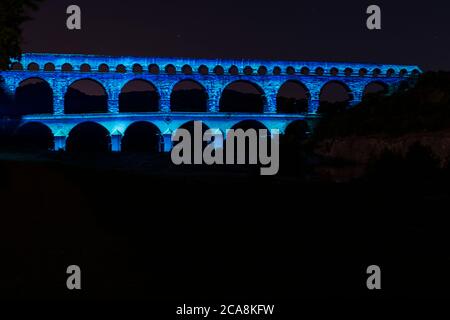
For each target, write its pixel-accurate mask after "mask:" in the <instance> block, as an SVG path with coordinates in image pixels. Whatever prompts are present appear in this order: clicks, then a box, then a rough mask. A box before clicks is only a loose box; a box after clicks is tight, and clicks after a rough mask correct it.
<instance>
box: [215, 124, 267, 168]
mask: <svg viewBox="0 0 450 320" xmlns="http://www.w3.org/2000/svg"><path fill="white" fill-rule="evenodd" d="M230 129H233V130H238V129H242V130H244V131H245V132H246V133H247V134H248V135H249V136H250V137H248V138H246V139H245V157H243V159H245V163H238V143H237V139H236V137H234V139H233V140H234V142H233V146H234V151H233V153H234V163H235V164H241V165H242V164H246V165H248V164H250V160H251V158H252V157H255V156H256V159H257V158H258V156H257V155H258V154H259V149H260V136H259V130H261V129H265V130H266V134H267V136H268V137H270V130H268V128H267V127H266V126H265V125H264V124H263V123H262V122H260V121H258V120H242V121H239V122H238V123H236V124H234V125H233V126H232V127H231V128H230ZM249 129H254V130H255V131H254V132H252V133H250V132H248V131H247V130H249ZM230 139H232V137H231V136H230V132H229V131H227V135H226V140H227V142H226V143H225V145H224V151H225V155H226V156H230V155H229V154H228V153H229V152H230V150H229V147H230V145H231V142H232V141H230ZM267 149H268V150H269V153H270V139H268V141H267ZM250 153H252V155H250ZM253 164H257V163H253Z"/></svg>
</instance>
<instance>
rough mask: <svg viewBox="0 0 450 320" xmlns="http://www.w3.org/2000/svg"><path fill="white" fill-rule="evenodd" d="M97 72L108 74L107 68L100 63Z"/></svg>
mask: <svg viewBox="0 0 450 320" xmlns="http://www.w3.org/2000/svg"><path fill="white" fill-rule="evenodd" d="M98 72H109V66H108V65H107V64H106V63H102V64H100V65H99V66H98Z"/></svg>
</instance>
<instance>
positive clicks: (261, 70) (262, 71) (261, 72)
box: [257, 66, 268, 76]
mask: <svg viewBox="0 0 450 320" xmlns="http://www.w3.org/2000/svg"><path fill="white" fill-rule="evenodd" d="M267 72H268V71H267V67H266V66H259V68H258V71H257V73H258V75H259V76H265V75H266V74H267Z"/></svg>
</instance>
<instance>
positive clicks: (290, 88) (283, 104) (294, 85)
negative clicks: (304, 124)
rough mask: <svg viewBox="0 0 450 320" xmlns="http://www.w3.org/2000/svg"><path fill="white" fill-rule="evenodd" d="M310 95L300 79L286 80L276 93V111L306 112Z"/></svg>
mask: <svg viewBox="0 0 450 320" xmlns="http://www.w3.org/2000/svg"><path fill="white" fill-rule="evenodd" d="M310 97H311V95H310V92H309V90H308V88H307V87H306V86H305V84H303V83H302V82H300V81H297V80H288V81H286V82H285V83H283V84H282V85H281V86H280V88H279V89H278V93H277V112H278V113H307V112H308V101H309V99H310Z"/></svg>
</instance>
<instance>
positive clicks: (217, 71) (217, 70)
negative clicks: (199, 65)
mask: <svg viewBox="0 0 450 320" xmlns="http://www.w3.org/2000/svg"><path fill="white" fill-rule="evenodd" d="M213 72H214V74H216V75H218V76H222V75H224V74H225V70H224V68H223V67H222V66H215V67H214V69H213Z"/></svg>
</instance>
